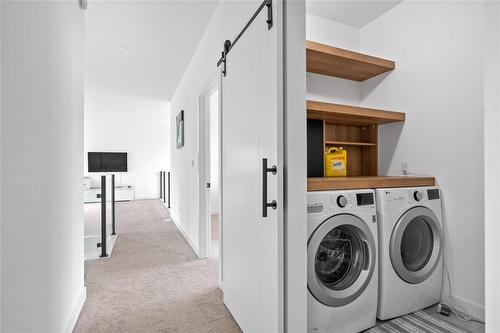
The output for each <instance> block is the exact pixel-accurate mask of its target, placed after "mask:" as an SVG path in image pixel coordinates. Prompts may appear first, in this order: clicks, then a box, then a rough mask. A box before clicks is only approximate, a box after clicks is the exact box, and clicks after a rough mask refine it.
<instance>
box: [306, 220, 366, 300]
mask: <svg viewBox="0 0 500 333" xmlns="http://www.w3.org/2000/svg"><path fill="white" fill-rule="evenodd" d="M307 256H308V264H307V265H308V267H307V286H308V288H309V291H310V292H311V294H312V295H313V296H314V297H315V298H316V299H317V300H318V301H320V302H321V303H323V304H325V305H328V306H332V307H337V306H342V305H346V304H349V303H351V302H352V301H354V300H355V299H356V298H358V297H359V296H360V295H361V294H362V293H363V291H364V290H365V289H366V287H367V285H368V283H369V282H370V279H371V277H372V275H373V271H374V269H375V259H376V246H375V241H374V236H373V235H372V233H371V231H370V229H369V228H368V226H367V225H366V223H365V222H364V221H363V220H361V219H360V218H359V217H356V216H354V215H350V214H340V215H335V216H333V217H331V218H329V219H328V220H326V221H325V222H323V223H322V224H321V225H320V226H319V227H318V228H317V229H316V230H315V231H314V233H313V234H312V235H311V237H310V238H309V241H308V243H307Z"/></svg>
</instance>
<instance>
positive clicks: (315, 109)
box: [307, 100, 406, 126]
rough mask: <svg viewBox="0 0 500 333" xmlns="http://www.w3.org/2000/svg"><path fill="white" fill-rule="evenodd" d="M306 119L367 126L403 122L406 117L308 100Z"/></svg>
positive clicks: (387, 112) (397, 113) (382, 111)
mask: <svg viewBox="0 0 500 333" xmlns="http://www.w3.org/2000/svg"><path fill="white" fill-rule="evenodd" d="M307 118H309V119H319V120H327V121H330V122H332V123H335V124H340V125H342V124H344V125H351V126H368V125H380V124H387V123H392V122H397V121H405V119H406V115H405V114H404V113H402V112H394V111H385V110H378V109H370V108H363V107H359V106H350V105H342V104H332V103H325V102H317V101H309V100H308V101H307Z"/></svg>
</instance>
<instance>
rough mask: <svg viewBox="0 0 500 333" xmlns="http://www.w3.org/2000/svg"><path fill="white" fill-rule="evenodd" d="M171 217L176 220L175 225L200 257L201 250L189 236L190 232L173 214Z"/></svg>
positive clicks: (173, 220)
mask: <svg viewBox="0 0 500 333" xmlns="http://www.w3.org/2000/svg"><path fill="white" fill-rule="evenodd" d="M170 219H171V220H172V222H174V224H175V226H176V227H177V229H178V230H179V231H180V233H181V235H182V237H184V239H185V240H186V242H188V244H189V246H191V248H192V249H193V251H194V253H196V255H197V256H198V257H200V252H199V249H198V246H196V245H195V243H194V242H193V241H192V240H191V238H190V237H189V236H188V234H187V233H186V232H185V231H184V229H183V228H182V226H181V225H180V224H179V223H177V221H176V220H175V219H174V218H173V217H172V216H170Z"/></svg>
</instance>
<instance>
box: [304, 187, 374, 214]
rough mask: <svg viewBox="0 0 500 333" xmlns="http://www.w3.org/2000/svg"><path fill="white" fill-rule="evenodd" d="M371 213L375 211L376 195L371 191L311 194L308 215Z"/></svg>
mask: <svg viewBox="0 0 500 333" xmlns="http://www.w3.org/2000/svg"><path fill="white" fill-rule="evenodd" d="M353 209H355V210H356V211H367V212H371V211H372V210H375V193H374V192H373V191H371V190H350V191H328V192H326V191H325V192H309V193H308V194H307V213H308V214H315V213H340V212H342V211H349V210H353Z"/></svg>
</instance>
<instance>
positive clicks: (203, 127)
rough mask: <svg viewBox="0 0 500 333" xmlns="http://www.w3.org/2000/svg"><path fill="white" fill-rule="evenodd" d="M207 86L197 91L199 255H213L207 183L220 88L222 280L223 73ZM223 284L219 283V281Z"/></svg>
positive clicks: (217, 75)
mask: <svg viewBox="0 0 500 333" xmlns="http://www.w3.org/2000/svg"><path fill="white" fill-rule="evenodd" d="M204 87H205V88H203V90H202V91H201V92H200V93H199V94H198V110H199V117H198V128H199V136H198V139H199V144H198V147H199V150H198V160H199V168H198V184H199V198H200V209H199V236H198V244H199V251H198V252H199V253H198V256H199V258H200V259H205V258H208V257H209V256H210V251H211V237H212V236H211V234H212V233H211V228H210V226H211V223H210V218H211V214H210V191H208V190H207V187H206V183H207V182H209V181H210V162H211V151H210V136H211V135H212V133H210V114H209V113H210V111H211V110H210V96H211V95H212V94H213V93H214V92H215V91H218V95H219V103H218V108H217V118H218V119H217V122H218V128H219V131H218V133H217V136H218V139H217V145H218V146H219V156H218V164H219V171H218V174H219V177H218V184H217V186H218V189H219V193H218V198H217V199H218V211H219V235H220V239H219V265H218V266H219V282H220V281H221V274H220V273H221V265H222V251H221V247H222V219H221V218H220V216H221V214H220V213H221V204H222V201H221V200H222V187H221V177H220V176H221V169H222V161H221V155H222V154H221V149H222V127H221V79H220V74H219V72H218V71H217V72H216V73H215V74H213V75H212V77H211V79H210V80H209V81H208V82H207V84H205V85H204ZM219 284H220V283H219Z"/></svg>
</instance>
